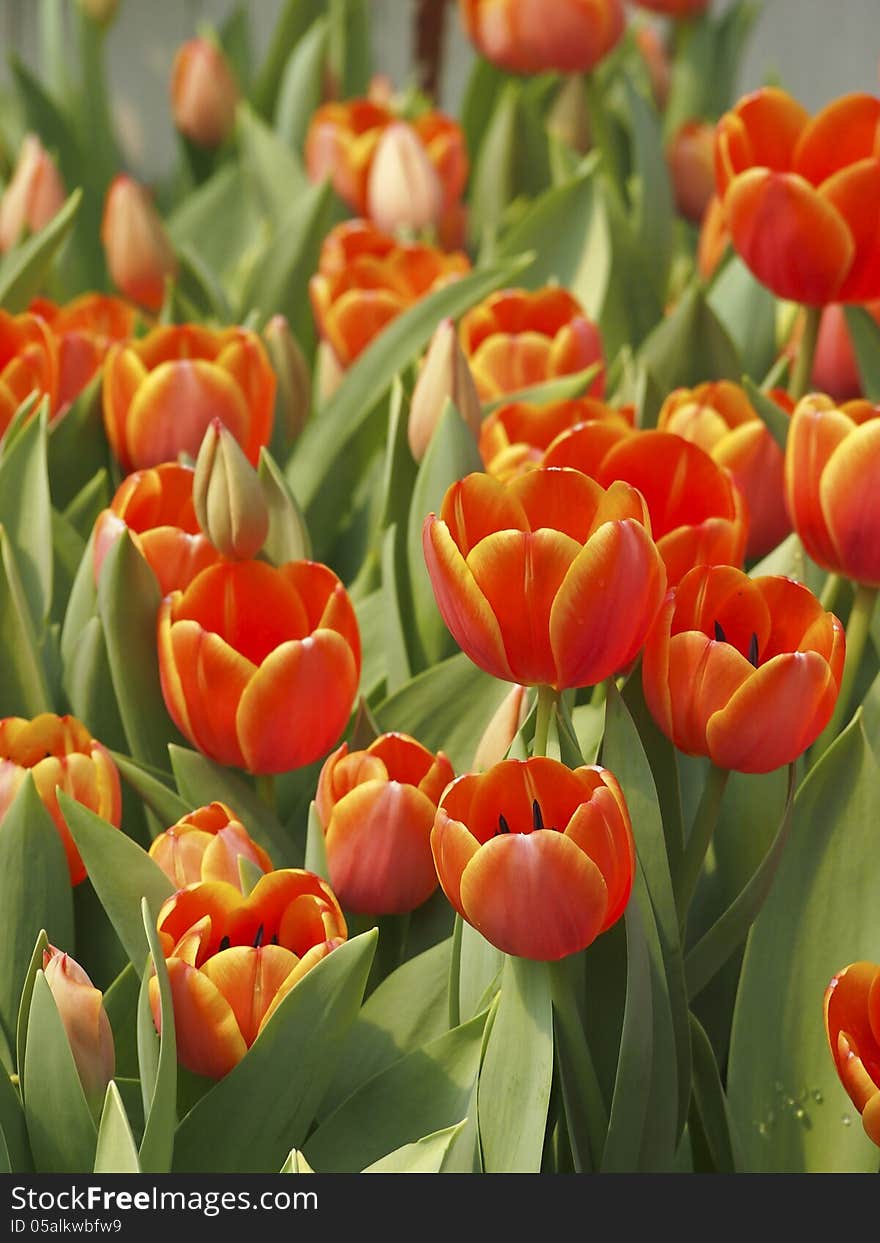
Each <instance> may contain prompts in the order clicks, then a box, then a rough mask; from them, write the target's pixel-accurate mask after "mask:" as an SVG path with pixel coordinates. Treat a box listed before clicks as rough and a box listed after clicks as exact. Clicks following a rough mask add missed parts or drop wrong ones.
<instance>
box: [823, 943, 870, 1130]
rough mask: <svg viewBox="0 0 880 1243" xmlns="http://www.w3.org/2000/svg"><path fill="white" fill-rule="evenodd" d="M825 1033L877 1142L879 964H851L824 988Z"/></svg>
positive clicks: (844, 1080)
mask: <svg viewBox="0 0 880 1243" xmlns="http://www.w3.org/2000/svg"><path fill="white" fill-rule="evenodd" d="M825 1034H826V1035H827V1037H828V1044H829V1046H830V1049H831V1056H832V1057H833V1058H834V1065H835V1067H836V1068H837V1073H838V1075H839V1076H840V1082H841V1083H842V1084H843V1086H844V1088H846V1091H847V1095H848V1096H849V1098H850V1100H851V1101H852V1103H853V1104H854V1105H855V1107H856V1109H857V1110H858V1111H859V1113H860V1114H861V1115H862V1126H863V1127H864V1128H865V1134H866V1135H867V1136H868V1138H869V1139H871V1140H873V1141H874V1143H875V1144H878V1145H880V966H878V965H877V963H875V962H854V963H850V965H849V966H848V967H844V969H843V970H842V971H838V973H837V975H835V977H834V978H833V980H832V981H831V983H830V984H829V985H828V988H827V990H826V992H825Z"/></svg>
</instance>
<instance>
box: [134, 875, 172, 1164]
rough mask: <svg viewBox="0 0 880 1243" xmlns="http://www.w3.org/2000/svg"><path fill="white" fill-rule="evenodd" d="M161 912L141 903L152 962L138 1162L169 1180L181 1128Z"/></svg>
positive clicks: (144, 1008) (142, 1008)
mask: <svg viewBox="0 0 880 1243" xmlns="http://www.w3.org/2000/svg"><path fill="white" fill-rule="evenodd" d="M157 912H158V908H156V909H155V910H153V909H151V906H150V903H149V902H148V901H147V899H146V898H142V899H141V918H142V922H143V930H144V934H145V936H146V939H147V941H148V942H149V946H150V959H149V962H148V963H147V967H146V969H145V970H144V974H143V978H142V980H141V991H140V996H139V997H138V1017H137V1037H138V1066H139V1067H140V1079H141V1093H142V1096H143V1102H144V1117H145V1119H146V1125H145V1127H144V1137H143V1139H142V1140H141V1146H140V1154H139V1160H140V1163H141V1166H142V1167H143V1169H144V1170H145V1171H146V1172H147V1173H150V1174H167V1173H168V1172H169V1170H170V1169H171V1158H172V1154H173V1151H174V1131H175V1128H176V1126H177V1035H176V1028H175V1019H174V1004H173V999H172V996H171V982H170V980H169V979H168V967H167V965H166V963H165V955H164V953H163V952H162V946H161V944H160V943H159V934H158V932H157V931H156V916H157ZM151 965H152V970H150V966H151ZM153 971H155V973H156V980H157V981H158V985H159V1025H160V1028H161V1035H160V1036H157V1034H156V1028H155V1025H154V1023H153V1015H152V1011H151V1008H150V976H151V975H152V974H153Z"/></svg>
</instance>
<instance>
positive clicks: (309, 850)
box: [304, 799, 330, 880]
mask: <svg viewBox="0 0 880 1243" xmlns="http://www.w3.org/2000/svg"><path fill="white" fill-rule="evenodd" d="M304 866H305V868H306V870H307V871H309V872H314V873H315V875H316V876H320V877H321V878H322V879H323V880H329V879H330V869H329V867H328V866H327V843H326V841H325V838H324V827H323V825H322V824H321V817H320V816H319V815H318V805H317V803H316V802H315V800H314V799H312V801H311V803H309V823H308V828H307V830H306V858H305V864H304Z"/></svg>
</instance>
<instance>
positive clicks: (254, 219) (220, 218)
mask: <svg viewBox="0 0 880 1243" xmlns="http://www.w3.org/2000/svg"><path fill="white" fill-rule="evenodd" d="M242 190H243V187H242V175H241V169H240V167H239V166H238V165H237V164H234V163H229V164H224V165H222V166H221V167H220V168H219V169H218V170H217V172H216V173H213V174H212V175H211V176H210V177H209V178H208V180H207V181H205V182H203V183H202V184H201V185H200V186H198V187H197V189H195V190H193V191H192V192H191V193H190V194H189V195H187V197H186V198H185V199H182V200H181V201H180V202H179V203H178V205H177V207H176V208H175V210H174V211H173V212H172V213H171V215H170V216H169V217H168V219H167V220H166V222H165V226H166V229H167V231H168V235H169V237H170V238H171V240H172V242H173V243H174V246H175V249H177V250H178V251H179V250H180V249H181V248H186V247H190V248H191V249H192V250H193V251H195V252H196V253H198V255H199V256H200V257H201V259H202V260H203V261H204V263H205V264H207V266H208V267H209V268H210V269H211V271H213V272H216V273H217V275H218V276H219V277H220V278H221V279H222V280H223V281H224V284H225V285H227V286H228V284H229V278H230V276H231V274H232V273H234V272H235V270H236V268H237V265H238V264H239V263H240V262H241V260H242V256H243V255H245V254H246V253H247V252H248V251H249V250H251V248H253V247H254V245H255V239H257V238H258V237H259V234H260V228H261V224H262V219H263V218H262V214H261V212H260V209H259V206H258V204H257V203H256V202H255V197H256V196H255V194H253V193H248V192H245V193H243V192H242Z"/></svg>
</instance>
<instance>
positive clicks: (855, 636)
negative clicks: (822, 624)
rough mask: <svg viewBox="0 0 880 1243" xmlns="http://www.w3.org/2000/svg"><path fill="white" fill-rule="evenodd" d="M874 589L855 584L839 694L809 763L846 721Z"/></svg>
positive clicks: (822, 750) (876, 590)
mask: <svg viewBox="0 0 880 1243" xmlns="http://www.w3.org/2000/svg"><path fill="white" fill-rule="evenodd" d="M877 592H878V589H877V588H876V587H867V586H865V585H864V584H863V583H859V584H857V585H856V594H855V599H854V600H853V605H852V608H851V609H850V611H849V619H848V621H847V623H846V658H845V660H844V662H843V677H842V678H841V679H840V694H839V695H838V696H837V703H836V704H835V705H834V711H833V713H832V714H831V720H830V721H829V722H828V724H827V725H826V726H825V728H824V729H823V730H822V733H821V734H820V735H819V737H818V738H817V739H816V742H815V743H814V745H813V750H812V754H811V757H810V758H811V761H812V763H815V762H816V760H818V759H819V757H820V756H821V755H824V753H825V752H826V751H827V750H828V748H829V747H830V746H831V744H832V742H833V741H834V739H835V738H836V737H837V735H838V734H839V733H840V731H841V730H842V729H843V727H844V725H846V723H847V721H848V720H849V717H850V713H849V708H850V702H851V700H852V693H853V686H854V684H855V680H856V676H857V674H858V672H859V666H860V665H861V663H862V655H863V653H864V651H865V644H866V643H867V641H868V637H869V635H870V633H871V618H872V617H873V616H874V606H875V604H876V603H877Z"/></svg>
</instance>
